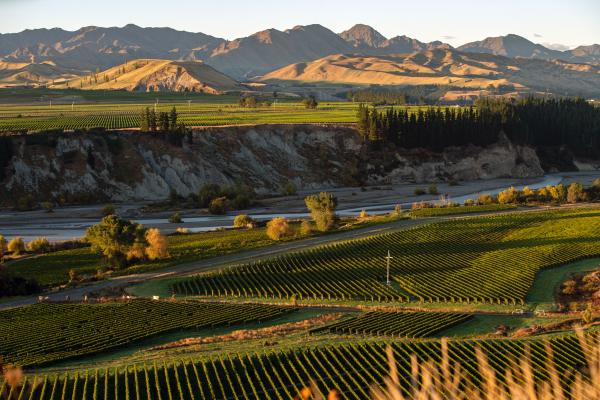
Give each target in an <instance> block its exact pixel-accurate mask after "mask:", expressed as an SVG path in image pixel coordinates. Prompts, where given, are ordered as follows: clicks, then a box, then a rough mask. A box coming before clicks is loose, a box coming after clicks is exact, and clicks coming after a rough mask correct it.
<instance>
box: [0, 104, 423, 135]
mask: <svg viewBox="0 0 600 400" xmlns="http://www.w3.org/2000/svg"><path fill="white" fill-rule="evenodd" d="M145 107H150V108H154V104H153V103H147V104H135V103H133V104H132V103H123V104H120V103H110V102H108V103H101V104H100V103H99V104H78V105H77V106H74V107H73V108H72V107H71V105H70V104H62V105H54V106H52V107H50V106H48V105H6V106H3V107H2V109H0V132H3V131H4V132H10V131H21V130H26V131H38V130H48V129H65V130H74V129H85V128H96V127H103V128H106V129H128V128H139V126H140V114H141V111H142V110H143V109H144V108H145ZM171 107H176V108H177V110H178V114H179V115H178V120H179V122H182V123H184V124H186V125H187V126H219V125H237V124H292V123H296V124H298V123H354V122H356V110H357V107H358V104H357V103H347V102H329V103H326V102H323V103H320V104H319V108H318V109H316V110H310V109H306V108H305V107H304V106H303V105H302V104H300V103H290V102H284V103H277V104H274V105H273V106H271V107H264V108H242V107H239V106H238V105H237V104H233V103H231V104H223V103H219V102H214V103H207V102H204V103H193V104H187V103H177V102H172V103H160V104H159V105H158V106H157V107H156V111H157V112H168V111H170V109H171ZM404 108H406V109H408V110H410V111H412V112H416V111H418V110H419V109H426V108H427V107H424V106H405V107H404Z"/></svg>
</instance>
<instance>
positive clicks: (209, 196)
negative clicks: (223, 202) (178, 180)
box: [198, 183, 221, 208]
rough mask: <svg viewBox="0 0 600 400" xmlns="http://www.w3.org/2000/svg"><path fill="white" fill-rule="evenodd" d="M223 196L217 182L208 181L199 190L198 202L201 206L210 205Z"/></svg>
mask: <svg viewBox="0 0 600 400" xmlns="http://www.w3.org/2000/svg"><path fill="white" fill-rule="evenodd" d="M219 196H221V187H220V186H219V185H217V184H215V183H207V184H206V185H204V186H202V187H201V188H200V192H198V203H199V205H200V207H202V208H204V207H208V206H209V205H210V202H211V201H213V200H214V199H216V198H217V197H219Z"/></svg>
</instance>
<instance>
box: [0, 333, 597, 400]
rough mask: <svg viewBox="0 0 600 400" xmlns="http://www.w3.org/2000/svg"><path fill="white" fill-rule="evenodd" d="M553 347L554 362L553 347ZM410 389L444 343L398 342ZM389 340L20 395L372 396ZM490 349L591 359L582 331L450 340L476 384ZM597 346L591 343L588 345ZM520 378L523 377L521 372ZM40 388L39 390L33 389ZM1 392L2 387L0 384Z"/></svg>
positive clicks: (505, 364) (49, 380) (84, 374)
mask: <svg viewBox="0 0 600 400" xmlns="http://www.w3.org/2000/svg"><path fill="white" fill-rule="evenodd" d="M546 344H548V345H549V346H550V348H551V349H552V353H553V358H552V359H553V360H554V362H550V360H549V356H548V353H547V350H546V347H545V345H546ZM391 345H392V348H393V351H394V354H395V360H396V366H397V368H398V373H399V378H400V381H401V385H402V387H403V388H404V390H408V388H409V387H410V385H411V384H412V383H411V370H412V368H413V367H412V366H411V356H412V355H415V356H416V357H417V358H416V362H418V363H422V362H424V361H427V360H433V361H435V362H438V363H440V362H442V359H441V354H442V345H441V342H440V341H420V342H408V341H404V342H396V343H393V344H391ZM386 346H387V344H386V343H379V342H370V343H348V344H344V345H337V346H323V347H314V348H304V349H296V350H269V351H262V352H251V353H246V354H230V355H224V356H215V357H211V358H206V359H202V360H190V359H181V360H179V361H178V362H175V363H172V362H170V363H168V364H167V363H164V362H163V363H160V364H158V363H152V364H141V365H140V364H138V365H130V366H126V367H119V368H111V369H103V370H101V371H99V370H89V371H77V372H72V373H69V374H64V375H54V376H52V375H50V376H35V377H28V378H27V381H26V382H25V384H24V385H23V389H22V390H21V391H19V393H15V398H16V397H17V396H16V395H17V394H18V395H19V396H20V397H19V398H28V399H32V400H38V399H39V400H65V399H81V400H87V399H90V400H91V399H93V400H98V399H106V400H134V399H136V400H137V399H163V400H173V399H181V400H183V399H211V400H212V399H265V398H269V399H293V398H297V397H296V396H297V395H298V392H299V390H300V389H301V388H302V387H304V386H307V385H308V384H309V381H310V380H311V379H312V380H313V381H314V382H315V384H316V386H317V388H318V390H319V391H321V392H322V393H325V396H324V397H323V398H326V397H327V396H326V394H327V393H328V392H329V391H330V390H332V389H336V390H337V391H338V392H339V393H341V395H342V397H343V398H347V399H366V398H370V397H369V393H370V388H371V387H373V385H376V386H381V385H382V383H383V378H384V377H386V376H387V375H388V373H389V365H388V360H387V358H386V351H385V349H386ZM476 347H479V348H481V349H482V350H484V351H485V352H486V354H487V355H488V357H489V363H490V367H491V368H492V370H493V371H494V372H496V373H499V374H501V373H503V372H504V371H505V370H506V369H508V368H510V366H511V364H512V363H513V362H514V360H515V359H519V358H522V357H523V356H524V355H526V354H530V356H531V361H532V366H533V368H534V374H535V376H536V378H537V379H539V378H542V377H545V376H547V373H548V371H549V369H550V368H556V371H557V372H558V373H559V375H560V376H561V377H562V379H563V381H564V382H563V383H568V380H569V379H570V378H569V376H570V375H569V373H568V372H571V371H573V370H575V369H578V368H581V367H582V366H583V365H584V362H585V361H584V356H583V352H582V347H581V345H580V343H579V341H578V339H577V337H576V336H575V335H564V336H558V337H553V338H552V339H550V340H549V341H548V342H545V341H542V340H478V341H450V342H448V355H449V360H450V363H452V364H454V363H457V362H459V363H460V366H461V369H462V371H463V372H464V373H465V374H466V375H467V376H468V377H470V378H471V379H472V381H473V382H474V383H475V384H480V383H481V377H480V375H479V373H478V369H477V361H476V354H475V348H476ZM586 350H589V349H586ZM513 378H514V379H515V380H516V381H517V382H521V380H522V377H520V376H513ZM32 388H33V391H31V389H32ZM0 392H1V390H0Z"/></svg>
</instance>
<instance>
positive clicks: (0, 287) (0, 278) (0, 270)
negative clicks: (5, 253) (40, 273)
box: [0, 264, 41, 297]
mask: <svg viewBox="0 0 600 400" xmlns="http://www.w3.org/2000/svg"><path fill="white" fill-rule="evenodd" d="M40 291H41V287H40V285H39V284H38V283H37V282H36V281H35V279H25V278H22V277H19V276H11V275H9V274H8V272H7V271H6V268H4V266H3V265H1V264H0V297H3V296H27V295H30V294H34V293H38V292H40Z"/></svg>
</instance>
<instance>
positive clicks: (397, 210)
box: [394, 204, 402, 215]
mask: <svg viewBox="0 0 600 400" xmlns="http://www.w3.org/2000/svg"><path fill="white" fill-rule="evenodd" d="M394 214H395V215H400V214H402V205H400V204H396V205H395V206H394Z"/></svg>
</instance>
